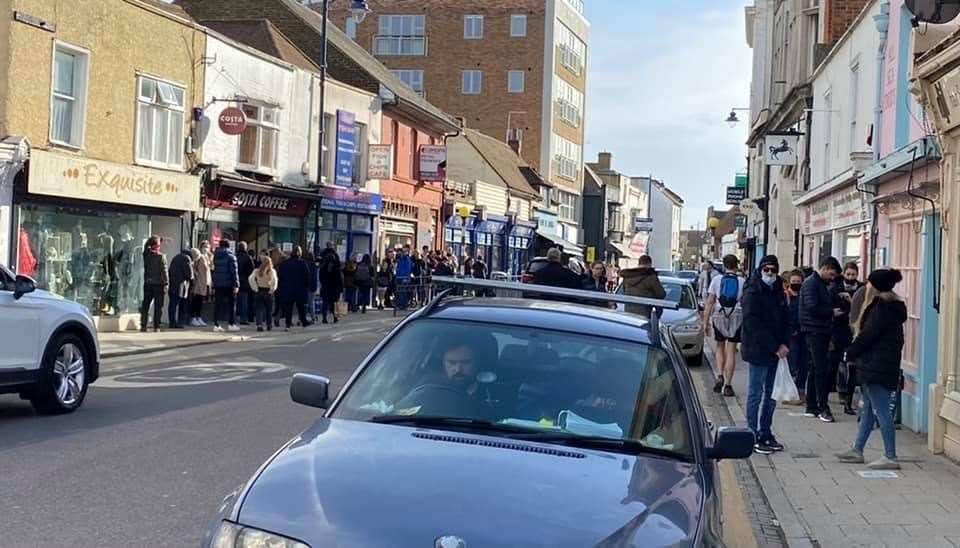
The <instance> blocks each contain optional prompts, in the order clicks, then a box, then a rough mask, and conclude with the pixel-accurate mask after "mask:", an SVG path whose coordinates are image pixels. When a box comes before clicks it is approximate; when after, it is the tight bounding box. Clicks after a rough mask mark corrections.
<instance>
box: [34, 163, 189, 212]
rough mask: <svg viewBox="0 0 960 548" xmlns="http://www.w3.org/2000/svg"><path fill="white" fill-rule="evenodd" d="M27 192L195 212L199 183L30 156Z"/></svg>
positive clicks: (151, 172) (144, 170)
mask: <svg viewBox="0 0 960 548" xmlns="http://www.w3.org/2000/svg"><path fill="white" fill-rule="evenodd" d="M28 179H29V182H28V190H29V191H30V192H31V193H33V194H43V195H46V196H57V197H60V198H76V199H80V200H93V201H98V202H110V203H114V204H129V205H139V206H144V207H156V208H161V209H173V210H177V211H196V209H197V207H198V206H199V205H200V180H199V178H198V177H196V176H193V175H187V174H186V173H176V172H171V171H162V170H159V169H150V168H145V167H138V166H130V165H125V164H115V163H112V162H103V161H100V160H91V159H89V158H81V157H74V156H66V155H63V154H57V153H54V152H47V151H45V150H39V149H33V150H32V151H31V152H30V174H29V178H28Z"/></svg>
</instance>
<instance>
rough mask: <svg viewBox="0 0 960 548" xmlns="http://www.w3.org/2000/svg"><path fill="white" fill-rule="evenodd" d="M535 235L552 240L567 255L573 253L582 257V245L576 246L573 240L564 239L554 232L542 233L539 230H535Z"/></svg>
mask: <svg viewBox="0 0 960 548" xmlns="http://www.w3.org/2000/svg"><path fill="white" fill-rule="evenodd" d="M537 236H540V237H541V238H543V239H544V240H547V241H549V242H553V243H554V244H556V245H557V246H559V247H560V248H561V249H562V250H563V252H564V253H566V254H567V255H573V256H575V257H583V248H582V247H580V246H578V245H577V244H575V243H573V242H568V241H567V240H564V239H563V238H561V237H560V236H557V235H555V234H544V233H543V232H540V231H539V230H538V231H537Z"/></svg>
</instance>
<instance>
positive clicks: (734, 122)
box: [724, 108, 750, 128]
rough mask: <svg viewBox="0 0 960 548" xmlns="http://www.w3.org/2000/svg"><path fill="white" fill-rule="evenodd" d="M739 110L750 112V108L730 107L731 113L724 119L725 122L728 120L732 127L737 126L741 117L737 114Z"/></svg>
mask: <svg viewBox="0 0 960 548" xmlns="http://www.w3.org/2000/svg"><path fill="white" fill-rule="evenodd" d="M738 110H740V111H745V112H750V109H748V108H732V109H730V115H729V116H727V119H726V120H724V122H726V123H727V125H728V126H730V127H731V128H735V127H737V124H739V123H740V118H739V117H738V116H737V111H738Z"/></svg>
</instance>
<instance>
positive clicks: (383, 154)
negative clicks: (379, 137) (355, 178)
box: [367, 145, 393, 179]
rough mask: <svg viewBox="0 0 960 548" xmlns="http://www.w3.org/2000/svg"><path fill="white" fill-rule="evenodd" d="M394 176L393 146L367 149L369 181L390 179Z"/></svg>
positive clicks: (373, 146) (377, 146) (369, 147)
mask: <svg viewBox="0 0 960 548" xmlns="http://www.w3.org/2000/svg"><path fill="white" fill-rule="evenodd" d="M392 176H393V145H369V146H368V147H367V179H389V178H390V177H392Z"/></svg>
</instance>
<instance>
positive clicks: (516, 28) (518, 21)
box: [510, 14, 527, 38]
mask: <svg viewBox="0 0 960 548" xmlns="http://www.w3.org/2000/svg"><path fill="white" fill-rule="evenodd" d="M526 35H527V16H526V15H522V14H521V15H511V16H510V36H512V37H514V38H523V37H524V36H526Z"/></svg>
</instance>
